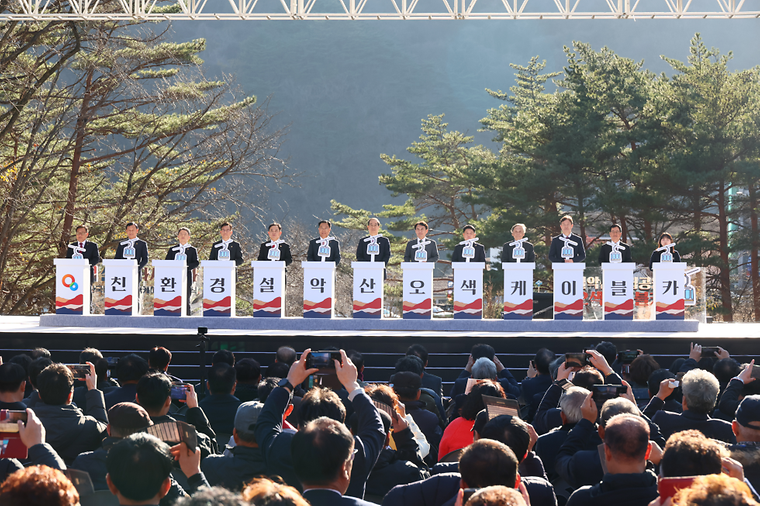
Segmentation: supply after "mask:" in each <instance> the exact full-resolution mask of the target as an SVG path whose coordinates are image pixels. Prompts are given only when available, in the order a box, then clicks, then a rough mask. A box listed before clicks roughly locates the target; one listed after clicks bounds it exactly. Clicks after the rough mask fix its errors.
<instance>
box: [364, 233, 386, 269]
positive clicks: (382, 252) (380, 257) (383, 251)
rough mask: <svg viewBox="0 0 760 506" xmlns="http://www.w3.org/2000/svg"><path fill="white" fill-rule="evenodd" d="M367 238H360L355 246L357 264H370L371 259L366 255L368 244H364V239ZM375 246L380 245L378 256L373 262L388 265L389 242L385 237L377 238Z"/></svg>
mask: <svg viewBox="0 0 760 506" xmlns="http://www.w3.org/2000/svg"><path fill="white" fill-rule="evenodd" d="M368 237H369V236H367V237H362V238H361V239H359V244H357V245H356V261H357V262H371V261H372V257H371V256H370V255H368V254H367V245H368V244H369V241H367V242H365V241H364V239H367V238H368ZM377 244H379V245H380V254H379V255H375V262H384V263H385V265H388V261H389V260H390V259H391V242H390V241H389V240H388V238H387V237H378V238H377Z"/></svg>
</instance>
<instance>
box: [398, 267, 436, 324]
mask: <svg viewBox="0 0 760 506" xmlns="http://www.w3.org/2000/svg"><path fill="white" fill-rule="evenodd" d="M401 270H402V271H403V273H404V274H403V277H404V288H403V289H404V297H403V300H404V303H403V307H404V319H406V320H410V319H417V320H429V319H431V318H432V317H433V271H434V270H435V262H401Z"/></svg>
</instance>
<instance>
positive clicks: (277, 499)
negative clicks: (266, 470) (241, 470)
mask: <svg viewBox="0 0 760 506" xmlns="http://www.w3.org/2000/svg"><path fill="white" fill-rule="evenodd" d="M243 499H245V500H246V501H248V502H249V503H250V504H254V505H256V506H310V505H309V502H308V501H306V499H304V498H303V497H301V494H299V493H298V490H296V489H295V488H293V487H290V486H288V485H283V484H280V483H275V482H273V481H272V480H270V479H269V478H254V479H253V481H251V483H249V484H248V485H247V486H246V487H245V490H243Z"/></svg>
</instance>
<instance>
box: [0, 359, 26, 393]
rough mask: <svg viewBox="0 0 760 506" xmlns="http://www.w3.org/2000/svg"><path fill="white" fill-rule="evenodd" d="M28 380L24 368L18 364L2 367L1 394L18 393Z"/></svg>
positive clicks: (0, 366) (0, 377) (0, 375)
mask: <svg viewBox="0 0 760 506" xmlns="http://www.w3.org/2000/svg"><path fill="white" fill-rule="evenodd" d="M25 380H26V373H25V372H24V368H23V367H21V366H20V365H18V364H12V363H8V364H3V365H0V392H18V389H19V388H21V384H22V383H23V382H24V381H25Z"/></svg>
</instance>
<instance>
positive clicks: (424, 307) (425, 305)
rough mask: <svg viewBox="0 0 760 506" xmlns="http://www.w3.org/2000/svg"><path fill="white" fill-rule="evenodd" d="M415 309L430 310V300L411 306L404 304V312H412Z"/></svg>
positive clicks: (431, 306) (408, 303)
mask: <svg viewBox="0 0 760 506" xmlns="http://www.w3.org/2000/svg"><path fill="white" fill-rule="evenodd" d="M415 309H422V310H432V309H433V301H432V300H431V299H425V300H423V301H422V302H420V303H419V304H412V303H411V302H404V311H414V310H415Z"/></svg>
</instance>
